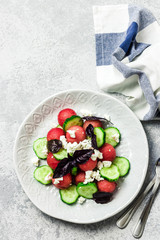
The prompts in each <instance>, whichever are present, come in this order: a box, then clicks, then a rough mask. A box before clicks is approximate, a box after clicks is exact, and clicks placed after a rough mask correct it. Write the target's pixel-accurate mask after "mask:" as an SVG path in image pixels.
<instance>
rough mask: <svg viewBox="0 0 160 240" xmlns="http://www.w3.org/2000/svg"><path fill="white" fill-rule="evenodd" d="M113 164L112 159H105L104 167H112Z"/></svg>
mask: <svg viewBox="0 0 160 240" xmlns="http://www.w3.org/2000/svg"><path fill="white" fill-rule="evenodd" d="M111 165H112V162H111V161H103V166H104V167H110V166H111Z"/></svg>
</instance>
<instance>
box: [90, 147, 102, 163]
mask: <svg viewBox="0 0 160 240" xmlns="http://www.w3.org/2000/svg"><path fill="white" fill-rule="evenodd" d="M97 158H99V159H102V158H103V154H102V153H101V152H100V151H98V150H97V149H94V153H93V154H92V156H91V159H92V160H93V161H96V159H97Z"/></svg>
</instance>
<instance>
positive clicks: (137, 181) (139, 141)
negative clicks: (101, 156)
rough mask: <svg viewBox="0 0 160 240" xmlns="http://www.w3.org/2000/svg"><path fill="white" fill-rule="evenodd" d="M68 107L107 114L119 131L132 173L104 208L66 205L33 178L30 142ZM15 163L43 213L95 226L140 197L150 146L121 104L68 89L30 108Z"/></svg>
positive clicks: (43, 133) (104, 96) (90, 204)
mask: <svg viewBox="0 0 160 240" xmlns="http://www.w3.org/2000/svg"><path fill="white" fill-rule="evenodd" d="M66 107H70V108H73V109H74V110H75V111H76V112H77V113H79V111H80V110H81V109H86V110H90V111H91V112H93V113H94V115H95V114H96V115H97V116H102V117H103V116H104V114H108V115H110V116H111V121H112V122H113V123H114V125H115V126H116V127H118V129H119V130H120V132H121V135H122V140H121V143H120V145H119V146H118V147H117V148H116V153H117V156H124V157H127V158H128V159H129V160H130V163H131V169H130V172H129V174H128V175H127V176H126V178H125V179H124V181H121V183H120V189H119V190H118V191H117V192H116V193H115V195H114V199H113V200H112V201H111V202H109V203H107V204H96V203H95V202H94V201H92V200H87V201H86V202H85V203H84V204H83V205H80V204H78V203H77V204H74V205H72V206H69V205H67V204H64V203H63V202H62V201H61V200H60V196H59V191H58V189H56V188H55V187H54V186H53V185H50V186H45V185H42V184H40V183H39V182H37V181H36V180H35V179H34V178H33V171H34V169H35V167H34V166H33V164H32V158H33V157H35V154H34V152H33V150H32V145H33V141H34V140H35V139H37V138H39V137H44V136H46V135H47V132H48V131H49V130H50V129H51V128H52V127H53V126H54V124H55V123H57V114H58V112H59V111H60V110H61V109H63V108H66ZM14 163H15V169H16V172H17V175H18V178H19V181H20V183H21V185H22V187H23V189H24V191H25V192H26V194H27V195H28V197H29V198H30V200H31V201H32V202H33V203H34V204H35V205H36V206H37V207H38V208H39V209H40V210H41V211H43V212H44V213H46V214H48V215H50V216H53V217H55V218H59V219H62V220H66V221H69V222H74V223H93V222H98V221H101V220H104V219H106V218H109V217H111V216H113V215H115V214H116V213H118V212H119V211H121V210H122V209H124V208H125V207H126V206H127V205H128V204H129V203H130V202H131V201H132V200H133V199H134V198H135V197H136V195H137V194H138V192H139V191H140V189H141V186H142V184H143V182H144V179H145V176H146V171H147V167H148V143H147V139H146V135H145V133H144V130H143V128H142V125H141V123H140V121H139V120H138V119H137V117H136V116H135V115H134V114H133V113H132V111H131V110H130V109H129V108H128V107H127V106H125V105H124V104H123V103H122V102H120V101H119V100H117V99H115V98H113V97H111V96H109V95H107V94H101V93H98V92H92V91H84V90H83V91H81V90H71V91H66V92H61V93H58V94H56V95H53V96H51V97H49V98H47V99H46V100H44V101H43V102H42V103H40V104H39V106H38V107H36V109H34V110H33V111H32V112H31V113H30V114H29V115H28V117H27V118H26V119H25V120H24V122H23V123H22V125H21V127H20V129H19V131H18V134H17V138H16V141H15V146H14Z"/></svg>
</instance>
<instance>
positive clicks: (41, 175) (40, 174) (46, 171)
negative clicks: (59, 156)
mask: <svg viewBox="0 0 160 240" xmlns="http://www.w3.org/2000/svg"><path fill="white" fill-rule="evenodd" d="M47 175H53V169H52V168H50V167H49V166H48V165H43V166H41V167H37V168H36V169H35V170H34V173H33V176H34V178H35V179H36V180H37V181H38V182H40V183H42V184H45V185H47V184H50V183H51V182H52V180H48V181H47V180H45V178H46V177H47Z"/></svg>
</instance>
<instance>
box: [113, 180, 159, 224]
mask: <svg viewBox="0 0 160 240" xmlns="http://www.w3.org/2000/svg"><path fill="white" fill-rule="evenodd" d="M154 182H155V178H153V179H152V180H151V181H150V183H149V184H148V185H147V187H146V189H145V191H144V192H143V193H142V194H141V195H140V196H139V197H138V198H137V199H136V201H135V202H134V204H132V205H131V206H130V207H129V208H128V209H127V211H126V212H124V214H123V215H122V216H120V218H119V219H118V220H117V222H116V224H117V227H119V228H125V227H126V226H127V224H128V223H129V221H130V219H131V218H132V216H133V214H134V213H135V212H136V210H137V208H138V207H139V205H140V204H141V202H142V201H143V199H144V198H145V196H146V195H147V193H148V192H149V191H150V189H151V188H152V186H153V184H154Z"/></svg>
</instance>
